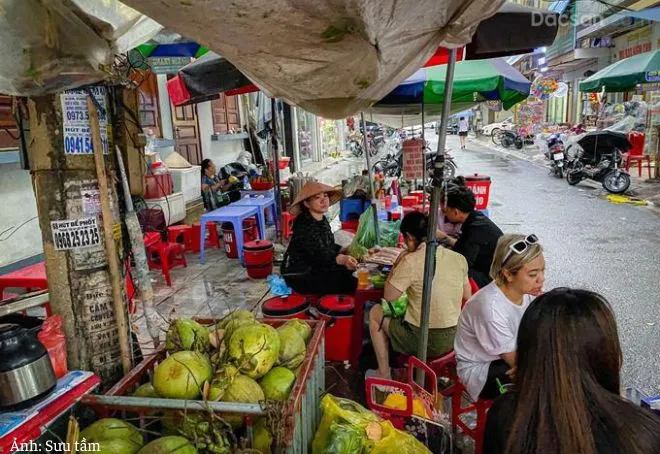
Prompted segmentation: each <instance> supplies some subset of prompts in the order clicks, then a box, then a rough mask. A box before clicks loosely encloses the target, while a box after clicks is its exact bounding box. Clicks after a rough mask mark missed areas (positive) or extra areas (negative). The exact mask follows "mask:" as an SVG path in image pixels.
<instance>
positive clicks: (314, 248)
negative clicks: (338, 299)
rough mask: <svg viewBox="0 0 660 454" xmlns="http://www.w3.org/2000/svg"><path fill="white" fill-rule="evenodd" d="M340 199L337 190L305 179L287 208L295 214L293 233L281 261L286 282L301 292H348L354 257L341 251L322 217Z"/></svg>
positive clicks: (352, 282)
mask: <svg viewBox="0 0 660 454" xmlns="http://www.w3.org/2000/svg"><path fill="white" fill-rule="evenodd" d="M340 199H341V192H340V191H338V190H336V189H334V188H332V187H331V186H327V185H325V184H322V183H317V182H308V183H306V184H305V186H304V187H303V189H302V191H301V193H300V194H299V195H298V197H296V200H295V201H294V203H293V205H292V206H291V208H290V209H289V212H290V213H291V214H293V215H294V216H297V217H296V220H295V221H294V223H293V236H292V237H291V242H290V243H289V247H288V249H287V251H286V255H285V258H284V263H283V265H282V275H283V276H284V279H285V281H286V283H287V284H288V285H289V286H290V287H291V288H292V289H293V290H295V291H296V292H298V293H302V294H313V295H326V294H340V293H343V294H350V293H354V292H355V288H356V286H357V280H356V279H355V278H354V277H353V275H352V273H353V271H354V270H355V269H356V268H357V264H358V263H357V260H355V259H354V258H353V257H351V256H349V255H346V254H343V253H342V250H341V247H340V246H339V245H337V244H335V239H334V236H333V234H332V230H331V229H330V223H328V220H327V219H326V217H325V213H326V212H327V211H328V208H329V207H330V205H332V204H334V203H336V202H338V201H339V200H340Z"/></svg>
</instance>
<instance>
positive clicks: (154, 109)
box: [138, 71, 162, 137]
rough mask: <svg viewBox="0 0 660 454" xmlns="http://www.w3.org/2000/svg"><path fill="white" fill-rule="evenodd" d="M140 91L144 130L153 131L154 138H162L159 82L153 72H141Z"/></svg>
mask: <svg viewBox="0 0 660 454" xmlns="http://www.w3.org/2000/svg"><path fill="white" fill-rule="evenodd" d="M140 74H141V81H140V88H139V89H138V94H139V98H138V108H139V110H140V123H141V126H142V128H143V129H144V130H145V131H146V130H151V131H153V134H154V136H156V137H162V134H161V129H160V111H159V110H158V80H157V79H156V75H155V74H154V73H152V72H151V71H149V72H147V71H141V73H140Z"/></svg>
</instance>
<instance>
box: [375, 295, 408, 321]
mask: <svg viewBox="0 0 660 454" xmlns="http://www.w3.org/2000/svg"><path fill="white" fill-rule="evenodd" d="M380 304H381V306H382V307H383V315H384V316H386V317H393V318H403V317H404V316H405V315H406V309H408V295H406V294H405V293H403V294H401V296H400V297H398V298H397V299H395V300H394V301H387V300H386V299H385V298H381V300H380Z"/></svg>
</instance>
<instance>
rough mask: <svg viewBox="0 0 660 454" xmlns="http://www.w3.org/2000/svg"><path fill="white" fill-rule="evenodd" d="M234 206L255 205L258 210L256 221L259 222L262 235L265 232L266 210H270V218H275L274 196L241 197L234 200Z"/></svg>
mask: <svg viewBox="0 0 660 454" xmlns="http://www.w3.org/2000/svg"><path fill="white" fill-rule="evenodd" d="M232 205H234V206H248V207H257V208H259V212H258V213H257V221H258V222H259V228H260V229H261V231H262V232H264V233H262V235H265V232H266V210H268V209H270V210H271V215H272V219H275V198H274V197H263V196H258V197H243V198H242V199H241V200H238V201H236V202H234V203H233V204H232Z"/></svg>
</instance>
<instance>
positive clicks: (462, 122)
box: [458, 117, 470, 150]
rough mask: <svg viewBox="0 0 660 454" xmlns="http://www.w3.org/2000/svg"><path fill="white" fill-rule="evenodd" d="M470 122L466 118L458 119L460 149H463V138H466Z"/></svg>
mask: <svg viewBox="0 0 660 454" xmlns="http://www.w3.org/2000/svg"><path fill="white" fill-rule="evenodd" d="M469 130H470V123H468V120H467V118H465V117H461V118H460V119H459V120H458V139H459V140H460V141H461V150H465V139H467V135H468V131H469Z"/></svg>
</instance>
